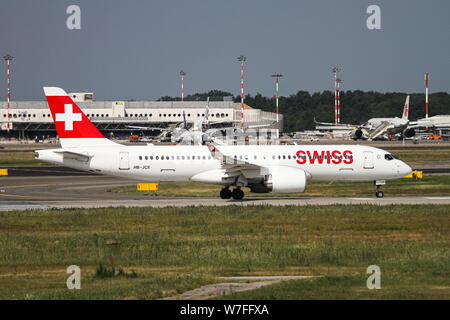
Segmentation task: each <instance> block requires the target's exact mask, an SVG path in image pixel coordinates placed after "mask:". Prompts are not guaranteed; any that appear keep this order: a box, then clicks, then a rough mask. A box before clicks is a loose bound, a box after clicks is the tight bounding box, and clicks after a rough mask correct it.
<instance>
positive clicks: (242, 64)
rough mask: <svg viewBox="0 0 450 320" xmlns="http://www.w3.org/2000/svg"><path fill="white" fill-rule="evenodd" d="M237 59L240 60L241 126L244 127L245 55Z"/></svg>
mask: <svg viewBox="0 0 450 320" xmlns="http://www.w3.org/2000/svg"><path fill="white" fill-rule="evenodd" d="M237 59H238V61H240V62H241V127H244V62H245V61H247V57H244V56H239V57H238V58H237Z"/></svg>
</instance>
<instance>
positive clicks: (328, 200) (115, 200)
mask: <svg viewBox="0 0 450 320" xmlns="http://www.w3.org/2000/svg"><path fill="white" fill-rule="evenodd" d="M65 174H68V173H65ZM136 183H137V182H136V181H134V180H126V179H121V178H115V177H107V176H100V175H93V174H85V175H62V176H55V175H52V176H47V175H33V176H26V177H24V176H8V177H2V178H0V211H5V210H22V209H67V208H105V207H170V206H173V207H185V206H228V205H239V206H253V205H273V206H283V205H302V206H304V205H352V204H376V205H393V204H450V196H442V197H438V196H436V197H421V196H416V197H385V198H382V199H377V198H375V197H373V198H371V197H367V198H354V197H307V196H304V197H289V198H288V197H276V196H274V197H264V196H260V197H246V198H244V199H243V200H241V201H235V200H222V199H220V198H218V197H217V198H195V197H192V198H191V197H164V196H158V197H149V196H145V195H139V194H136V195H127V194H116V193H110V192H108V191H107V190H108V189H110V188H113V187H118V186H125V185H135V184H136Z"/></svg>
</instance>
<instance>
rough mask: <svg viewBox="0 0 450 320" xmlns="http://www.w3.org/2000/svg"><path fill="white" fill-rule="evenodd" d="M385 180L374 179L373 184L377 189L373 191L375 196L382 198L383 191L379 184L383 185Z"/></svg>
mask: <svg viewBox="0 0 450 320" xmlns="http://www.w3.org/2000/svg"><path fill="white" fill-rule="evenodd" d="M385 184H386V181H385V180H377V181H375V185H376V186H377V191H375V196H376V197H377V198H383V197H384V193H383V191H381V186H382V185H385Z"/></svg>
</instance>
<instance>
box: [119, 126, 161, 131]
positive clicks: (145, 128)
mask: <svg viewBox="0 0 450 320" xmlns="http://www.w3.org/2000/svg"><path fill="white" fill-rule="evenodd" d="M127 128H130V129H139V130H160V131H163V130H167V128H159V127H139V126H127Z"/></svg>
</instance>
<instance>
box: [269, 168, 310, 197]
mask: <svg viewBox="0 0 450 320" xmlns="http://www.w3.org/2000/svg"><path fill="white" fill-rule="evenodd" d="M306 181H307V174H306V172H305V171H303V170H302V169H296V168H290V167H278V166H276V167H275V166H274V167H269V174H267V175H266V176H265V179H264V186H265V187H266V188H267V189H268V190H270V191H272V192H274V193H297V192H305V189H306Z"/></svg>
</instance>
